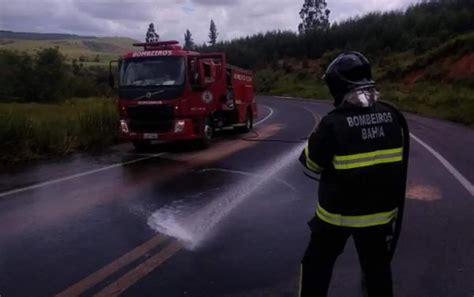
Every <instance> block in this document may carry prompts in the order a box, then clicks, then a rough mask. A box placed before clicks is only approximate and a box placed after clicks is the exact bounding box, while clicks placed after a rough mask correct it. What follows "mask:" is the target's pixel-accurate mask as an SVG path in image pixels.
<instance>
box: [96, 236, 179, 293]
mask: <svg viewBox="0 0 474 297" xmlns="http://www.w3.org/2000/svg"><path fill="white" fill-rule="evenodd" d="M181 249H182V246H181V244H180V243H179V242H177V241H174V242H172V243H170V244H169V245H168V246H166V247H165V248H164V249H163V250H161V251H160V252H159V253H158V254H156V255H154V256H153V257H151V258H150V259H148V260H146V261H145V262H143V263H142V264H140V265H138V266H137V267H135V268H134V269H132V270H130V271H129V272H128V273H127V274H125V275H124V276H122V277H121V278H119V279H118V280H116V281H115V282H113V283H111V284H110V285H108V286H107V287H105V288H104V289H103V290H101V291H100V292H98V293H97V294H95V295H94V297H115V296H119V295H120V294H122V293H123V292H124V291H125V290H127V289H128V288H130V287H131V286H133V285H134V284H135V283H136V282H138V281H139V280H141V279H142V278H144V277H145V276H147V275H148V274H149V273H150V272H152V271H153V270H155V269H156V268H157V267H158V266H160V265H161V264H163V263H164V262H166V260H168V259H169V258H171V257H172V256H173V255H175V254H176V253H177V252H179V251H180V250H181Z"/></svg>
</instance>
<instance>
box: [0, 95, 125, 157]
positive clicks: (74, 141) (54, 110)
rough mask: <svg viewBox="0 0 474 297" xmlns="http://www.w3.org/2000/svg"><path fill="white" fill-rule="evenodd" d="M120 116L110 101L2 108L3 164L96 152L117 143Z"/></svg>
mask: <svg viewBox="0 0 474 297" xmlns="http://www.w3.org/2000/svg"><path fill="white" fill-rule="evenodd" d="M117 123H118V114H117V112H116V107H115V105H114V104H113V101H112V99H110V98H87V99H72V100H68V101H67V102H65V103H62V104H58V105H52V104H51V105H49V104H34V103H28V104H22V103H1V104H0V143H2V146H1V148H0V153H1V154H0V163H2V164H9V163H10V164H11V163H17V162H20V161H26V160H32V159H39V158H45V157H50V156H58V155H65V154H69V153H72V152H76V151H83V150H93V149H98V148H102V147H105V146H108V145H110V144H113V143H115V142H116V141H117V131H118V127H117Z"/></svg>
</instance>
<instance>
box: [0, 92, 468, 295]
mask: <svg viewBox="0 0 474 297" xmlns="http://www.w3.org/2000/svg"><path fill="white" fill-rule="evenodd" d="M259 108H260V110H259V112H260V117H259V119H257V120H256V121H257V122H258V125H257V127H256V129H255V130H256V132H251V133H248V134H246V135H236V134H232V133H230V132H229V133H224V134H226V135H222V136H219V137H217V139H216V140H215V143H214V144H213V146H212V147H211V148H209V149H207V150H205V151H196V150H192V149H179V150H178V149H176V148H173V147H171V148H167V147H164V148H163V147H162V148H159V149H158V150H155V151H152V152H147V153H145V154H144V153H140V154H139V153H137V152H135V151H134V150H133V149H132V147H131V146H130V145H119V146H116V147H113V148H111V149H110V150H109V151H107V152H104V153H101V154H99V155H75V156H73V157H70V158H66V159H64V160H61V161H56V162H53V161H48V162H41V163H38V164H35V165H28V166H27V167H23V168H15V169H14V170H9V171H8V172H4V173H1V174H0V221H1V224H0V295H1V296H2V297H13V296H55V295H57V296H118V295H121V296H166V297H174V296H176V297H177V296H202V297H213V296H216V297H217V296H223V297H243V296H252V297H253V296H255V297H258V296H285V297H286V296H288V297H289V296H297V291H298V281H299V279H298V278H299V276H298V270H299V261H300V259H301V257H302V254H303V252H304V250H305V248H306V244H307V243H308V239H309V230H308V228H307V226H306V222H307V221H308V220H309V219H310V218H311V217H312V215H313V213H314V210H315V203H316V192H317V187H318V184H317V183H316V182H314V181H312V180H309V179H308V178H306V177H305V176H304V175H303V173H302V170H301V167H300V166H299V164H298V162H297V157H298V155H299V153H300V152H301V150H302V148H303V146H304V139H305V138H306V137H307V136H308V134H309V133H310V132H311V131H312V130H313V128H314V127H315V125H316V124H317V123H318V121H319V118H320V116H322V115H324V114H325V113H327V112H328V111H329V110H330V109H331V106H330V105H328V104H326V103H321V102H308V101H299V100H283V99H278V98H270V97H260V98H259ZM408 118H409V123H410V127H411V131H412V133H413V139H412V152H411V163H410V170H409V190H408V194H407V195H408V200H407V203H406V204H407V205H406V215H405V223H404V230H403V232H402V236H401V239H400V244H399V249H398V251H397V254H396V258H395V260H394V263H393V274H394V285H395V293H396V296H460V297H461V296H463V297H464V296H469V297H470V296H473V295H474V232H473V231H472V226H474V196H473V192H472V191H473V189H472V181H473V180H474V155H473V153H472V151H473V150H472V148H473V147H474V131H473V130H471V129H468V128H465V127H461V126H458V125H454V124H451V123H446V122H442V121H438V120H432V119H425V118H421V117H418V116H414V115H409V116H408ZM359 270H360V269H359V264H358V261H357V256H356V253H355V249H354V247H353V245H352V243H351V242H350V241H349V242H348V245H347V247H346V250H345V253H344V254H343V255H342V256H341V257H340V259H339V260H338V262H337V264H336V267H335V272H334V276H333V281H332V283H331V289H330V296H359V295H360V294H359V279H360V271H359Z"/></svg>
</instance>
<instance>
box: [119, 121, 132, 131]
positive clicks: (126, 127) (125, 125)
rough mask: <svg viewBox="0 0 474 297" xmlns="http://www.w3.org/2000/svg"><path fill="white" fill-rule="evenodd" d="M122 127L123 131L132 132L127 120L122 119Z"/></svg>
mask: <svg viewBox="0 0 474 297" xmlns="http://www.w3.org/2000/svg"><path fill="white" fill-rule="evenodd" d="M120 129H121V130H122V132H123V133H129V132H130V130H128V124H127V121H125V120H120Z"/></svg>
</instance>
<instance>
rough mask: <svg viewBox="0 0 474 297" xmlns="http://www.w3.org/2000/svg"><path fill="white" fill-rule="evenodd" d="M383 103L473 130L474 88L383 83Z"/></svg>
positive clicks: (451, 85)
mask: <svg viewBox="0 0 474 297" xmlns="http://www.w3.org/2000/svg"><path fill="white" fill-rule="evenodd" d="M380 89H381V91H382V95H383V97H384V99H385V100H387V101H390V102H393V103H395V104H396V105H398V106H399V107H400V108H401V109H403V110H406V111H410V112H414V113H418V114H421V115H427V116H430V117H435V118H439V119H443V120H448V121H452V122H457V123H461V124H464V125H466V126H470V127H474V89H472V88H470V87H467V86H461V85H453V84H448V83H433V82H428V81H424V82H420V83H417V84H415V85H414V86H413V87H412V88H409V89H408V88H406V87H405V86H403V85H402V84H397V83H386V84H382V85H381V86H380Z"/></svg>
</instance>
